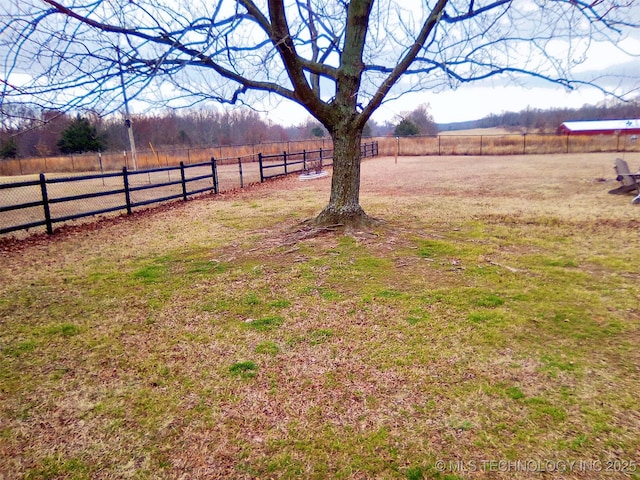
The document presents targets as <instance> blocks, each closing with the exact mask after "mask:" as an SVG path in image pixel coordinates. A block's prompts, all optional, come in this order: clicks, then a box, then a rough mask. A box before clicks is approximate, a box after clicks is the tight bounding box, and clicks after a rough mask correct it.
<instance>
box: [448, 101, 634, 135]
mask: <svg viewBox="0 0 640 480" xmlns="http://www.w3.org/2000/svg"><path fill="white" fill-rule="evenodd" d="M634 118H640V97H638V98H637V99H635V100H633V101H629V102H622V101H620V100H613V101H606V102H601V103H599V104H597V105H584V106H582V107H580V108H577V109H570V108H558V109H550V110H541V109H531V108H528V109H526V110H522V111H520V112H503V113H500V114H492V115H489V116H487V117H485V118H481V119H479V120H470V121H466V122H453V123H438V124H437V125H438V130H439V131H440V132H452V131H459V130H473V129H477V128H506V129H508V130H512V131H521V132H555V131H556V130H557V128H558V127H559V126H560V125H561V124H562V122H566V121H571V120H574V121H575V120H620V119H634Z"/></svg>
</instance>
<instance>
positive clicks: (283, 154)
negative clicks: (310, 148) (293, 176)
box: [282, 152, 289, 175]
mask: <svg viewBox="0 0 640 480" xmlns="http://www.w3.org/2000/svg"><path fill="white" fill-rule="evenodd" d="M282 158H283V159H284V174H285V175H286V174H287V173H289V172H287V152H282Z"/></svg>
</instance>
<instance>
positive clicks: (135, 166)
mask: <svg viewBox="0 0 640 480" xmlns="http://www.w3.org/2000/svg"><path fill="white" fill-rule="evenodd" d="M116 52H118V67H119V68H120V85H121V86H122V97H123V98H124V114H125V118H124V126H125V127H126V128H127V132H128V133H129V145H131V159H132V160H133V169H134V170H137V169H138V158H137V155H136V142H135V140H134V138H133V128H131V115H130V114H129V100H128V99H127V90H126V88H125V86H124V75H123V74H122V62H121V59H120V49H119V48H118V47H116Z"/></svg>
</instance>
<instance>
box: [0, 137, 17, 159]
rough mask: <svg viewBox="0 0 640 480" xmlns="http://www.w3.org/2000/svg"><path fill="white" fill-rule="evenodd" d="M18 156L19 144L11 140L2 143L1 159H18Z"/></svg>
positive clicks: (0, 149) (0, 147)
mask: <svg viewBox="0 0 640 480" xmlns="http://www.w3.org/2000/svg"><path fill="white" fill-rule="evenodd" d="M17 156H18V144H17V143H16V141H15V139H13V138H10V139H8V140H5V141H3V142H1V143H0V158H16V157H17Z"/></svg>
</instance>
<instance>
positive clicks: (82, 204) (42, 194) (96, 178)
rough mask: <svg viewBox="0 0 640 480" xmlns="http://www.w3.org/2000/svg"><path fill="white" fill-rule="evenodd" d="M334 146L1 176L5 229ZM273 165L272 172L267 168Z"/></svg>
mask: <svg viewBox="0 0 640 480" xmlns="http://www.w3.org/2000/svg"><path fill="white" fill-rule="evenodd" d="M361 153H362V156H363V157H371V156H375V155H377V153H378V145H377V142H372V143H369V144H364V145H363V146H362V151H361ZM332 157H333V150H331V149H323V148H319V149H318V150H310V151H305V150H303V151H302V152H294V153H288V152H286V151H285V152H282V153H280V154H276V155H274V154H268V155H263V154H262V153H259V154H257V155H247V156H244V157H236V158H226V159H220V160H218V159H216V158H214V157H211V160H210V161H207V162H200V163H193V164H189V165H186V164H185V163H184V162H180V164H179V165H177V166H168V167H160V168H151V169H144V170H135V171H134V170H130V169H128V168H127V167H126V166H124V167H122V170H120V171H116V172H109V173H101V174H89V175H74V176H69V175H67V176H63V177H56V176H47V175H45V174H44V173H40V174H39V175H38V177H37V179H33V180H27V181H20V182H11V183H1V182H0V235H1V234H6V233H11V232H16V231H19V230H28V229H31V228H36V227H42V226H44V227H45V228H46V231H47V233H49V234H51V233H53V226H54V225H55V224H58V223H65V222H69V221H72V220H76V219H80V218H83V217H90V216H96V215H103V214H107V213H112V212H118V211H126V213H127V214H131V213H132V212H133V210H134V209H135V208H139V207H144V206H147V205H151V204H154V203H161V202H168V201H175V200H179V199H181V200H183V201H187V200H188V199H189V198H190V197H192V196H194V195H199V194H205V193H212V194H218V193H220V192H222V191H230V190H234V189H236V188H244V187H245V186H246V185H248V184H251V183H258V182H264V181H266V180H268V179H270V178H275V177H279V176H282V175H287V174H290V173H296V172H302V171H309V170H310V169H318V168H322V167H326V166H330V165H332V163H333V162H332V160H333V158H332ZM267 171H269V173H266V172H267Z"/></svg>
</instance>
